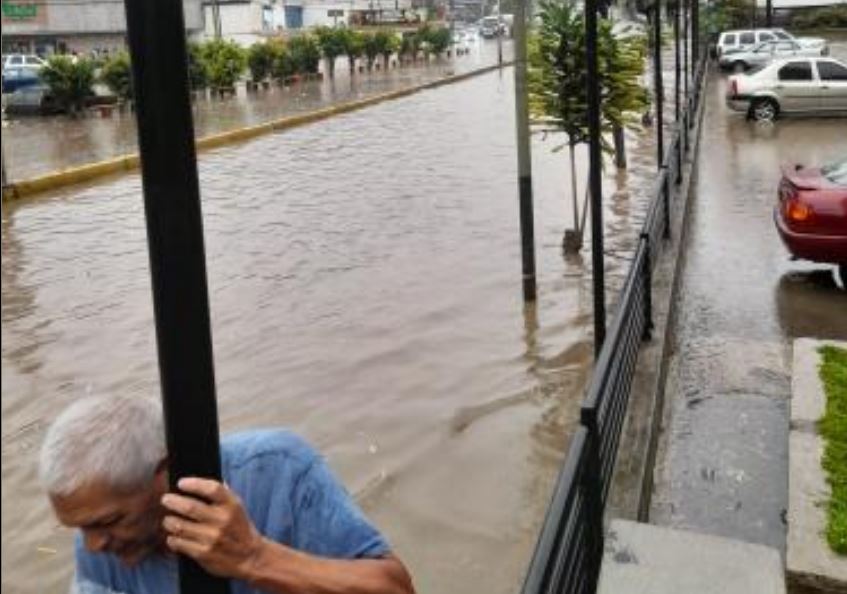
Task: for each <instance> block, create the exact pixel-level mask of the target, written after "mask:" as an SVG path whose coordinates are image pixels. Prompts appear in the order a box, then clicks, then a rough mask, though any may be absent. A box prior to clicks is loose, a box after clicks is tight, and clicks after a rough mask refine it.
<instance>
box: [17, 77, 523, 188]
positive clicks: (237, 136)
mask: <svg viewBox="0 0 847 594" xmlns="http://www.w3.org/2000/svg"><path fill="white" fill-rule="evenodd" d="M512 64H514V62H512V61H509V62H503V66H502V67H506V66H511V65H512ZM500 68H501V66H499V65H496V64H495V65H493V66H486V67H484V68H477V69H476V70H471V71H469V72H464V73H462V74H454V75H449V76H445V77H444V78H441V79H438V80H434V81H430V82H427V83H423V84H420V85H415V86H412V87H408V88H405V89H398V90H396V91H389V92H387V93H381V94H379V95H374V96H373V97H367V98H365V99H357V100H355V101H347V102H344V103H339V104H338V105H333V106H330V107H325V108H323V109H319V110H317V111H310V112H308V113H303V114H296V115H292V116H286V117H283V118H279V119H276V120H271V121H270V122H266V123H264V124H258V125H255V126H245V127H243V128H236V129H235V130H227V131H226V132H220V133H218V134H212V135H210V136H204V137H203V138H198V139H197V141H196V147H197V152H203V151H207V150H211V149H216V148H220V147H224V146H228V145H231V144H237V143H240V142H246V141H248V140H251V139H253V138H256V137H258V136H263V135H265V134H270V133H273V132H280V131H283V130H289V129H291V128H297V127H299V126H305V125H307V124H311V123H314V122H319V121H321V120H326V119H329V118H331V117H333V116H336V115H341V114H344V113H349V112H353V111H358V110H361V109H365V108H367V107H371V106H374V105H378V104H380V103H384V102H386V101H393V100H394V99H399V98H401V97H407V96H409V95H413V94H415V93H418V92H420V91H425V90H428V89H435V88H437V87H441V86H444V85H450V84H453V83H457V82H461V81H463V80H467V79H469V78H473V77H475V76H479V75H481V74H487V73H489V72H493V71H495V70H499V69H500ZM139 164H140V159H139V157H138V154H137V153H134V154H129V155H122V156H119V157H114V158H111V159H106V160H103V161H98V162H96V163H88V164H86V165H80V166H78V167H71V168H68V169H62V170H60V171H53V172H50V173H47V174H44V175H39V176H37V177H33V178H30V179H25V180H21V181H16V182H14V183H10V184H8V185H7V186H5V187H4V188H3V200H4V201H8V200H19V199H21V198H25V197H27V196H34V195H36V194H41V193H43V192H48V191H51V190H56V189H59V188H64V187H66V186H72V185H77V184H81V183H85V182H90V181H93V180H96V179H99V178H102V177H107V176H109V175H115V174H119V173H125V172H128V171H132V170H134V169H137V168H138V167H139Z"/></svg>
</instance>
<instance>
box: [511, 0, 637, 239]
mask: <svg viewBox="0 0 847 594" xmlns="http://www.w3.org/2000/svg"><path fill="white" fill-rule="evenodd" d="M540 8H541V10H540V13H539V16H540V19H541V23H540V27H539V29H538V32H537V33H536V34H534V35H532V36H531V37H530V40H529V69H528V87H529V107H530V111H531V113H532V115H533V116H534V118H536V119H538V120H540V121H542V122H543V123H544V124H545V125H546V126H547V128H548V129H552V130H553V131H558V132H564V133H565V134H566V135H567V138H568V141H567V146H568V149H569V152H570V164H571V194H572V199H573V206H574V226H575V227H576V231H577V232H578V233H579V234H580V235H581V234H582V229H581V228H580V226H579V216H578V213H579V202H578V196H577V174H576V160H575V157H574V151H575V147H576V145H578V144H581V143H586V142H588V140H589V134H588V97H587V87H588V76H587V64H586V50H585V46H586V40H585V22H584V20H583V15H582V13H581V12H579V11H577V10H576V9H575V8H574V7H573V6H571V5H569V4H559V3H557V2H542V3H541V5H540ZM597 45H598V50H597V67H598V79H599V86H600V115H601V117H600V119H601V142H602V146H603V150H604V151H606V152H612V151H613V147H612V145H611V144H610V143H609V142H608V139H607V135H608V134H610V133H611V132H612V131H613V130H614V128H615V127H621V128H623V127H625V126H632V125H635V124H636V122H637V121H638V115H640V114H641V113H643V112H644V110H645V109H646V108H647V106H648V105H649V95H648V93H647V90H646V89H645V88H644V87H642V86H641V84H640V82H639V80H640V77H641V75H642V74H643V73H644V65H645V57H646V51H647V46H646V38H642V37H633V38H627V39H617V38H616V37H615V36H614V35H612V23H611V22H610V21H608V20H605V19H600V20H599V21H598V31H597ZM561 148H563V147H556V148H555V149H554V150H560V149H561Z"/></svg>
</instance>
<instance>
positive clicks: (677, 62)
mask: <svg viewBox="0 0 847 594" xmlns="http://www.w3.org/2000/svg"><path fill="white" fill-rule="evenodd" d="M679 4H680V0H674V4H673V51H674V80H673V114H674V121H675V122H676V123H677V124H679V101H680V87H681V83H682V59H681V55H680V39H679V29H680V27H679V17H680V14H679V8H680V6H679Z"/></svg>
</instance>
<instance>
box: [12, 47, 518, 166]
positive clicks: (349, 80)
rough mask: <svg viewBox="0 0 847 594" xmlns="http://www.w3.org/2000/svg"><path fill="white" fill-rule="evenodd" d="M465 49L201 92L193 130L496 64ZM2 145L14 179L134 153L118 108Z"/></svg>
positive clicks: (57, 119) (62, 120)
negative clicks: (330, 74)
mask: <svg viewBox="0 0 847 594" xmlns="http://www.w3.org/2000/svg"><path fill="white" fill-rule="evenodd" d="M468 48H469V50H470V51H469V53H467V54H465V55H462V56H455V57H453V58H452V59H448V58H440V59H437V60H436V59H434V58H433V59H432V60H430V61H429V62H428V63H427V62H424V61H423V60H419V61H418V62H417V63H414V64H410V65H405V66H403V67H402V68H391V69H389V70H374V71H372V72H364V73H358V72H357V73H355V74H354V75H353V76H350V72H349V67H348V62H347V58H346V57H342V58H339V59H338V62H337V66H336V74H335V78H334V79H332V80H330V79H327V80H325V81H322V82H319V81H304V82H301V83H296V84H293V85H291V86H288V87H284V88H281V87H278V86H276V85H274V86H272V87H271V88H270V89H267V90H265V89H260V90H258V91H255V92H250V93H248V92H247V90H246V89H245V87H244V86H243V85H241V86H239V87H238V90H237V91H238V93H237V96H235V97H232V96H230V97H227V98H224V99H221V98H211V97H210V96H209V94H208V93H206V94H205V95H204V96H202V97H200V98H198V99H197V100H196V101H195V102H194V103H193V106H194V110H193V112H194V128H195V133H196V135H197V137H198V138H202V137H203V136H208V135H210V134H215V133H218V132H224V131H226V130H232V129H235V128H240V127H243V126H250V125H255V124H260V123H263V122H267V121H270V120H274V119H277V118H281V117H285V116H289V115H295V114H299V113H304V112H309V111H315V110H318V109H321V108H323V107H327V106H329V105H334V104H338V103H342V102H346V101H353V100H356V99H364V98H366V97H371V96H374V95H378V94H380V93H385V92H388V91H393V90H397V89H403V88H408V87H412V86H415V85H419V84H423V83H426V82H430V81H433V80H437V79H439V78H443V77H444V76H447V75H451V74H461V73H463V72H468V71H471V70H474V69H477V68H481V67H484V66H491V65H494V64H496V63H497V44H496V43H495V42H493V41H491V40H483V39H479V40H478V41H477V42H473V43H471V44H470V45H469V46H468ZM511 58H512V44H511V41H508V40H507V41H506V42H504V45H503V59H504V60H506V61H508V60H511ZM322 67H323V64H322ZM3 144H4V151H5V157H6V167H7V174H8V175H9V179H10V180H12V181H15V180H20V179H27V178H30V177H33V176H36V175H41V174H45V173H49V172H51V171H55V170H58V169H64V168H67V167H71V166H74V165H82V164H85V163H91V162H94V161H99V160H102V159H107V158H110V157H116V156H119V155H125V154H129V153H135V152H137V151H138V143H137V136H136V127H135V116H134V114H132V113H129V112H127V113H118V112H117V111H115V112H113V114H112V116H111V117H108V118H103V117H100V116H97V115H89V116H87V117H85V118H81V119H71V118H68V117H66V116H51V117H33V116H26V117H13V118H10V119H9V120H8V121H4V123H3Z"/></svg>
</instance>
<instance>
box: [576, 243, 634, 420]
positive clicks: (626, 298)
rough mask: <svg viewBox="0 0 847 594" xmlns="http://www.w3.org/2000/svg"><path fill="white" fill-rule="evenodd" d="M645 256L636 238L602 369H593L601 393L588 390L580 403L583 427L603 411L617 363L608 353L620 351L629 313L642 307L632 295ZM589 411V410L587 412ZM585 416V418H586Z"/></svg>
mask: <svg viewBox="0 0 847 594" xmlns="http://www.w3.org/2000/svg"><path fill="white" fill-rule="evenodd" d="M644 257H645V246H644V243H643V242H641V241H640V239H639V248H638V250H637V251H636V254H635V259H634V261H633V265H632V267H631V268H630V270H629V274H628V275H627V279H626V282H625V283H624V286H623V288H622V290H621V304H622V305H621V307H618V308H617V310H616V311H615V315H614V317H613V318H612V327H611V329H610V331H609V333H608V334H607V335H606V343H605V344H604V348H603V351H602V352H601V361H600V364H602V365H603V367H602V368H601V367H600V365H599V364H598V367H597V369H596V370H595V375H596V374H598V373H599V372H600V369H602V370H603V379H604V381H603V382H602V384H601V386H602V391H600V390H599V389H598V391H593V392H592V391H589V394H588V397H586V399H585V400H584V401H583V404H582V412H581V413H580V414H581V417H580V418H581V419H582V422H583V424H584V425H586V426H588V427H590V426H591V423H592V419H593V422H595V423H596V422H598V420H599V417H600V416H601V414H600V408H605V405H604V402H603V401H604V400H605V398H603V397H602V395H603V394H605V392H606V388H607V386H608V381H609V378H611V377H614V374H613V373H612V372H613V371H614V370H615V368H616V367H617V365H618V364H619V362H618V361H617V357H614V358H612V356H611V354H612V353H615V354H617V352H618V350H619V345H620V344H621V339H622V337H623V336H624V333H625V331H626V325H627V321H628V320H629V319H630V318H631V312H632V311H633V308H635V307H641V306H642V304H641V302H639V303H637V304H636V303H634V301H635V300H634V299H633V298H632V297H633V296H636V294H637V292H638V291H639V290H640V288H641V287H642V286H643V283H641V282H639V281H640V273H641V267H642V266H643V265H644V263H643V260H644ZM604 352H606V354H608V355H609V357H608V358H606V359H603V358H602V355H603V354H604ZM587 409H588V410H587ZM586 415H587V416H586Z"/></svg>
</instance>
